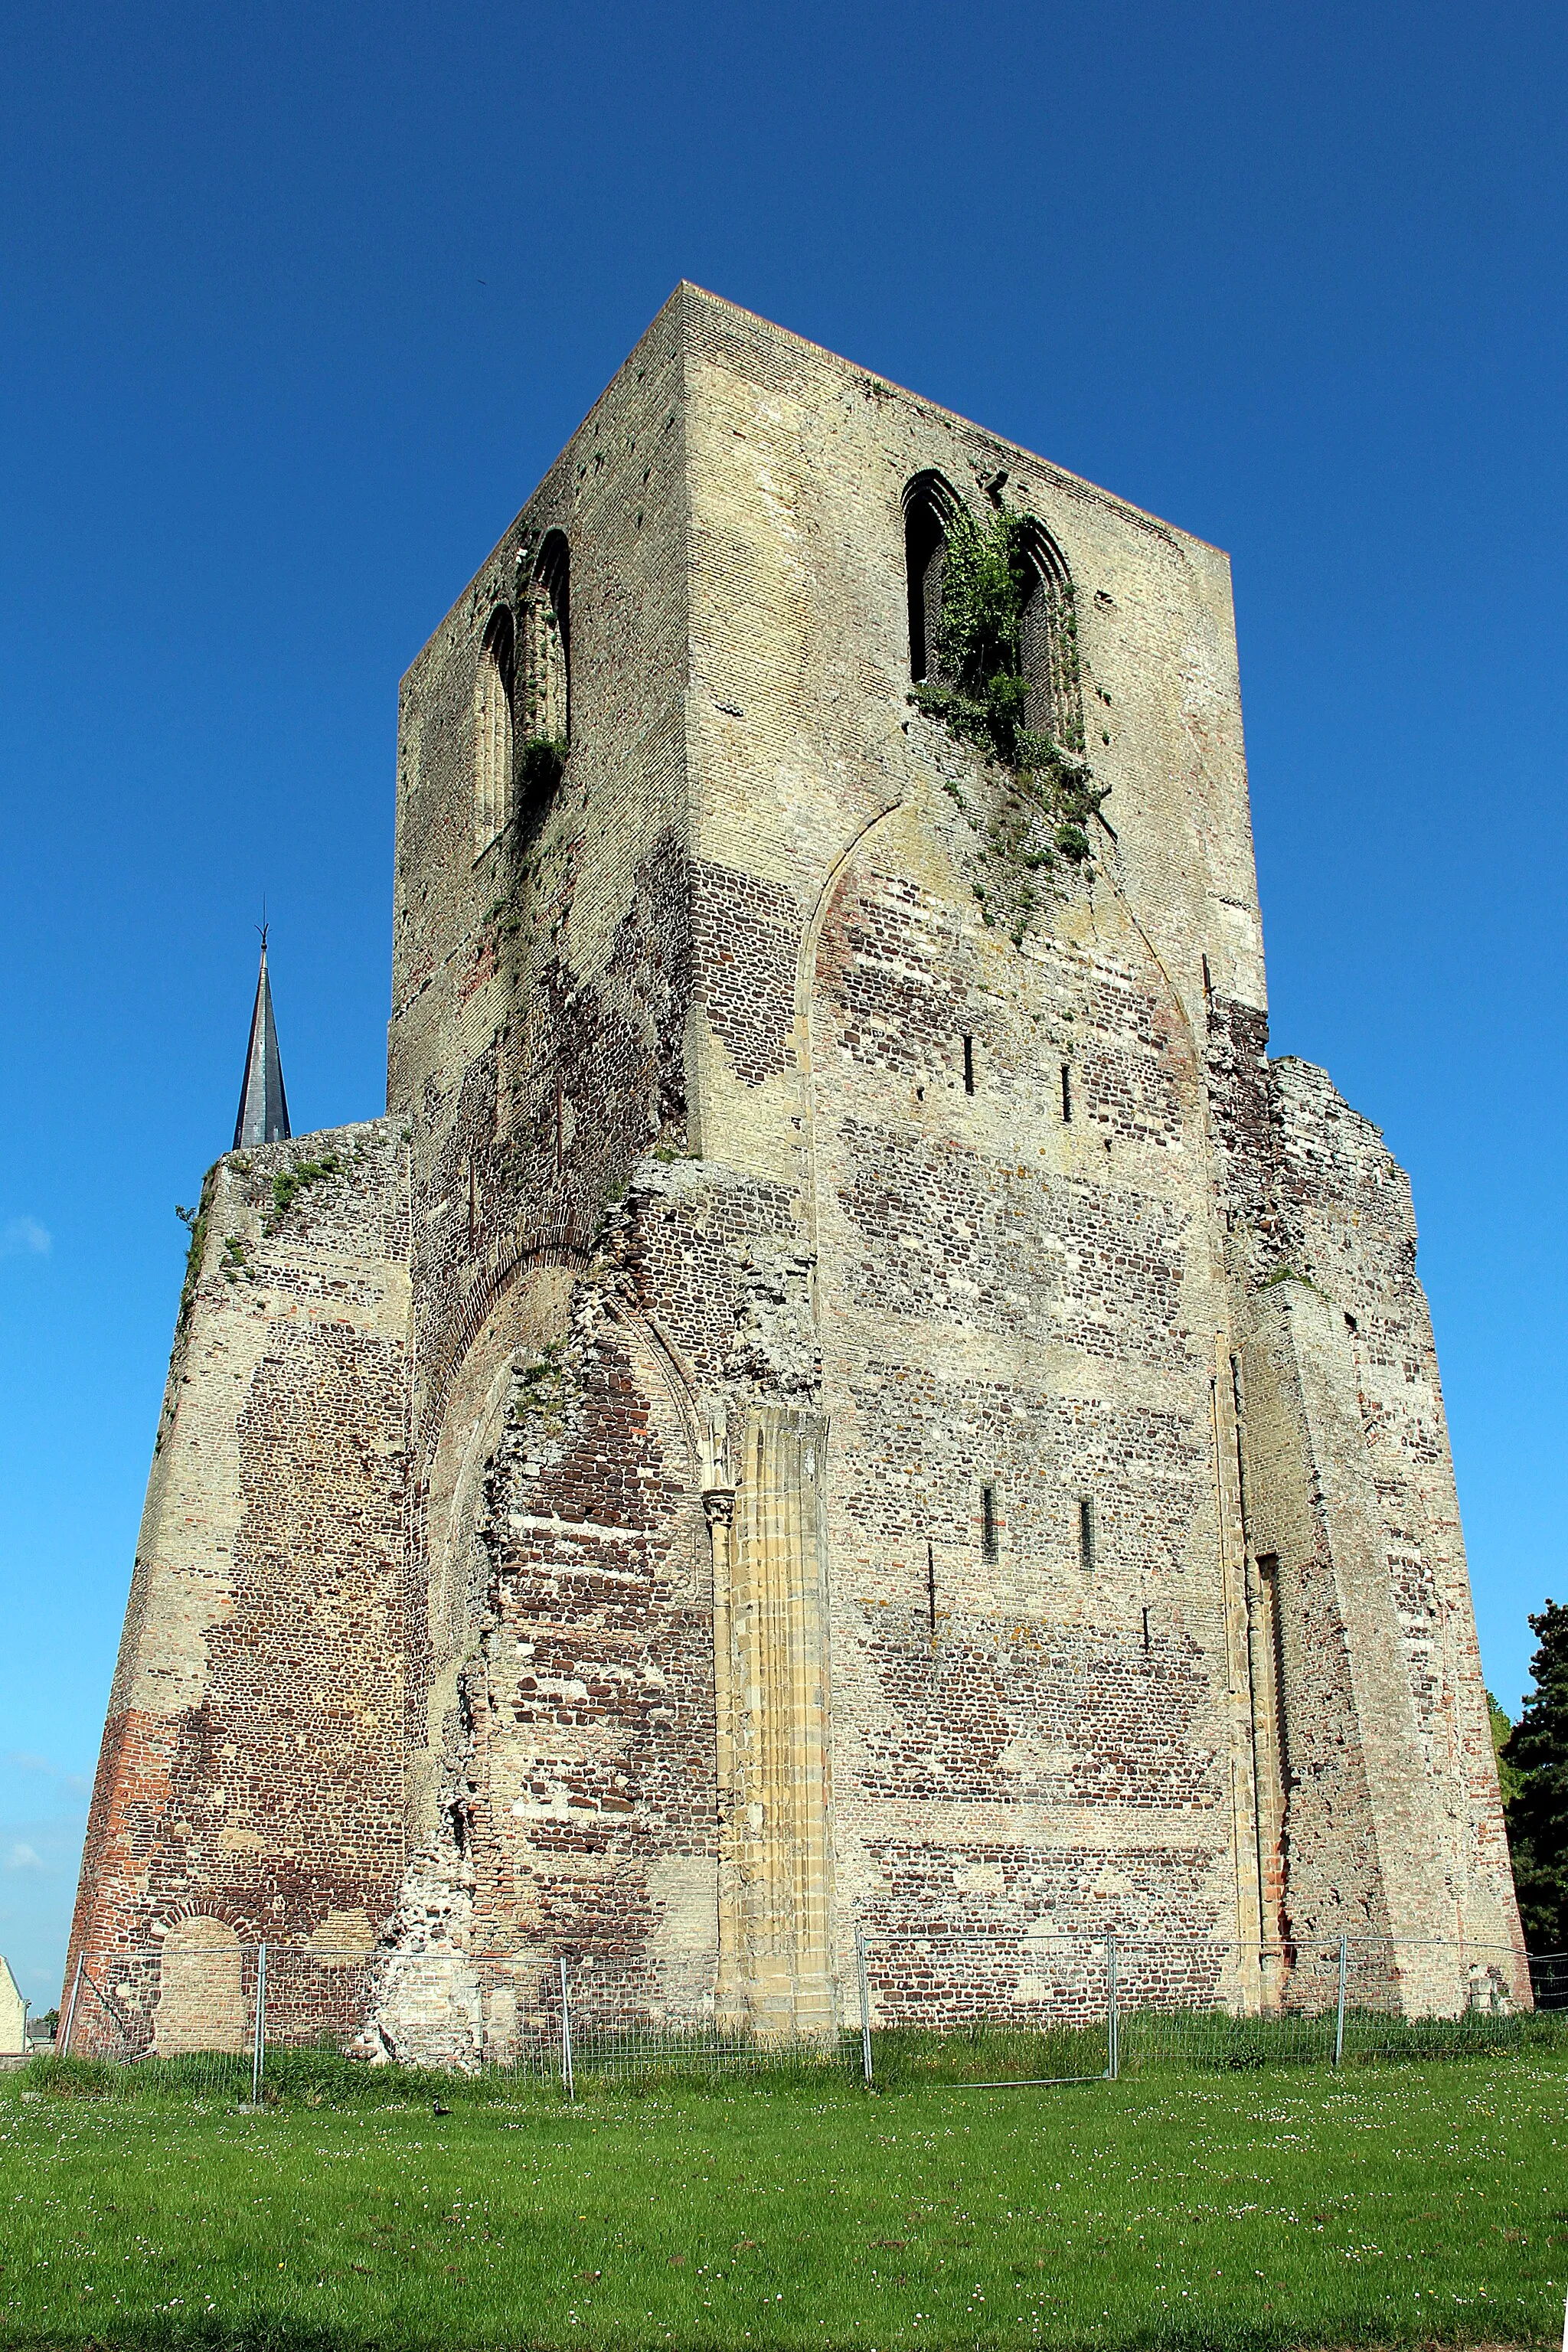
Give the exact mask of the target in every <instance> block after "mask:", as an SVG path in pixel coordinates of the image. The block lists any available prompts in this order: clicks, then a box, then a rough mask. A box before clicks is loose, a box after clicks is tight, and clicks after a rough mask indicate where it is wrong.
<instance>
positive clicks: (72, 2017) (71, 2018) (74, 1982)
mask: <svg viewBox="0 0 1568 2352" xmlns="http://www.w3.org/2000/svg"><path fill="white" fill-rule="evenodd" d="M86 1958H87V1954H86V1953H85V1952H79V1953H78V1954H77V1956H76V1974H75V1976H74V1977H72V1979H71V1997H70V2000H69V2001H68V2004H67V2007H66V2030H65V2033H64V2036H63V2038H62V2040H61V2042H60V2056H61V2057H62V2058H68V2057H69V2056H70V2048H71V2028H72V2027H73V2026H74V2025H75V2023H76V1997H77V1995H78V1993H79V1991H80V1990H81V1971H82V1965H83V1962H84V1961H85V1960H86Z"/></svg>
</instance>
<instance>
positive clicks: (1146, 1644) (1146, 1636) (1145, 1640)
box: [1143, 1609, 1149, 1649]
mask: <svg viewBox="0 0 1568 2352" xmlns="http://www.w3.org/2000/svg"><path fill="white" fill-rule="evenodd" d="M1143 1647H1144V1648H1145V1649H1147V1648H1148V1647H1149V1612H1148V1611H1147V1610H1146V1609H1145V1611H1144V1612H1143Z"/></svg>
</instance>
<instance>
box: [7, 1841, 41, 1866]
mask: <svg viewBox="0 0 1568 2352" xmlns="http://www.w3.org/2000/svg"><path fill="white" fill-rule="evenodd" d="M43 1866H44V1862H43V1856H42V1855H41V1854H37V1853H34V1852H33V1849H32V1847H31V1846H30V1845H27V1844H26V1843H24V1842H23V1841H22V1840H21V1839H20V1838H18V1839H17V1841H16V1843H15V1845H9V1846H7V1847H6V1849H5V1853H4V1854H0V1870H42V1868H43Z"/></svg>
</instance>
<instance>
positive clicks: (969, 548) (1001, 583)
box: [913, 506, 1105, 865]
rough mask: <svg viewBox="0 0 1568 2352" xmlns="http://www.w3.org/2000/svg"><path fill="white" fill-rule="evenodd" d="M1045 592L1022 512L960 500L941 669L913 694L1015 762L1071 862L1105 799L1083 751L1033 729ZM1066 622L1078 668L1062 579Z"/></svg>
mask: <svg viewBox="0 0 1568 2352" xmlns="http://www.w3.org/2000/svg"><path fill="white" fill-rule="evenodd" d="M1031 592H1033V593H1037V594H1043V593H1045V590H1044V587H1043V584H1042V583H1040V582H1039V579H1038V574H1037V572H1036V570H1035V567H1034V564H1033V563H1032V562H1031V560H1030V556H1029V551H1028V543H1027V538H1026V524H1025V520H1024V518H1023V516H1022V515H1019V514H1016V513H1015V512H1014V511H1013V509H1012V508H1011V507H1008V506H1001V507H999V508H998V509H997V511H996V513H995V514H994V516H993V517H992V519H991V520H990V521H989V522H984V523H982V522H977V521H976V520H975V519H974V517H973V515H972V514H970V513H969V512H968V510H967V509H965V508H963V507H960V508H959V509H957V510H956V511H955V512H954V513H953V515H952V518H951V520H949V522H948V525H947V544H946V551H945V554H944V557H943V562H942V618H941V621H940V624H939V625H938V629H937V639H936V657H937V658H936V667H937V676H936V677H934V678H931V679H929V680H927V681H926V683H924V684H923V685H921V686H917V687H916V688H915V689H914V693H913V699H914V701H915V702H916V703H917V704H918V705H919V706H920V708H921V709H922V710H923V711H925V712H926V713H927V714H928V716H929V717H931V718H932V719H941V720H942V724H943V725H944V726H945V727H946V729H947V730H948V733H949V734H950V735H951V736H952V738H953V740H954V741H955V742H959V743H964V744H967V745H969V746H971V747H972V748H973V749H974V750H976V751H980V752H982V753H983V754H984V755H985V756H987V757H989V758H991V759H993V760H994V761H997V762H998V763H999V764H1000V765H1001V766H1003V767H1005V768H1007V769H1010V770H1011V771H1012V772H1013V775H1014V777H1015V778H1016V782H1017V783H1018V785H1019V787H1020V789H1021V790H1023V791H1024V792H1025V793H1026V795H1027V796H1028V798H1029V799H1031V800H1032V801H1034V802H1035V803H1037V805H1038V806H1039V807H1040V808H1041V809H1042V810H1043V811H1044V812H1045V814H1047V816H1049V817H1050V818H1052V819H1053V820H1054V822H1055V825H1056V832H1055V846H1056V848H1057V850H1058V852H1059V853H1060V855H1061V856H1063V857H1065V858H1066V859H1067V860H1068V862H1069V864H1072V865H1079V864H1081V862H1082V861H1083V859H1085V858H1086V857H1088V856H1089V833H1088V829H1087V828H1088V824H1089V818H1090V817H1091V816H1092V815H1093V814H1095V812H1096V810H1098V808H1099V807H1100V803H1101V802H1102V801H1103V800H1104V798H1105V790H1104V788H1103V787H1100V786H1098V785H1097V784H1096V783H1095V782H1094V777H1093V772H1092V771H1091V770H1090V768H1089V764H1088V762H1087V761H1085V760H1084V759H1083V757H1082V755H1081V754H1080V753H1079V752H1078V751H1073V750H1071V749H1069V748H1068V746H1066V745H1064V744H1061V743H1058V742H1054V741H1053V740H1051V738H1050V737H1049V736H1048V735H1046V734H1043V733H1041V732H1040V731H1039V730H1037V729H1034V728H1031V727H1028V726H1026V724H1025V719H1026V714H1027V710H1028V699H1029V691H1030V685H1031V681H1030V679H1029V678H1028V677H1026V675H1025V671H1024V613H1025V607H1026V604H1028V601H1029V596H1030V593H1031ZM1056 593H1057V594H1058V596H1059V598H1060V599H1061V604H1062V610H1061V628H1062V634H1063V636H1064V638H1065V640H1066V645H1067V650H1068V655H1069V657H1070V658H1072V660H1073V661H1074V664H1075V667H1076V658H1077V637H1078V623H1077V617H1076V614H1075V613H1074V611H1073V604H1072V590H1071V587H1070V586H1069V585H1068V584H1067V583H1063V584H1062V585H1061V586H1060V587H1059V588H1058V590H1057V591H1056Z"/></svg>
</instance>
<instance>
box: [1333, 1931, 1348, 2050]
mask: <svg viewBox="0 0 1568 2352" xmlns="http://www.w3.org/2000/svg"><path fill="white" fill-rule="evenodd" d="M1345 1948H1346V1938H1345V1937H1343V1936H1342V1937H1340V1997H1339V2000H1338V2001H1337V2003H1336V2004H1335V2008H1334V2063H1335V2065H1336V2066H1337V2065H1338V2064H1339V2063H1340V2061H1341V2059H1342V2057H1343V2056H1344V2050H1345Z"/></svg>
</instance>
